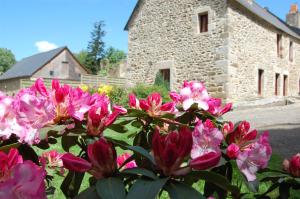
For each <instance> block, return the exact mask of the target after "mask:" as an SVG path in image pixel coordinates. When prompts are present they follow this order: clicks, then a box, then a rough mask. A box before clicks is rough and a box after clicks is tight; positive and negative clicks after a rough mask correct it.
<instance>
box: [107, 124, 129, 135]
mask: <svg viewBox="0 0 300 199" xmlns="http://www.w3.org/2000/svg"><path fill="white" fill-rule="evenodd" d="M108 128H109V129H111V130H113V131H115V132H117V133H126V132H127V131H128V129H127V128H126V127H125V126H124V125H121V124H112V125H110V126H109V127H108Z"/></svg>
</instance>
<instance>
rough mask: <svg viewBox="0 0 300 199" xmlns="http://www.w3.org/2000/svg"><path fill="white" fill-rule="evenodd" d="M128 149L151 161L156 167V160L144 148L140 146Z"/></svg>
mask: <svg viewBox="0 0 300 199" xmlns="http://www.w3.org/2000/svg"><path fill="white" fill-rule="evenodd" d="M126 148H127V149H129V150H131V151H134V152H135V153H138V154H140V155H142V156H143V157H145V158H147V159H148V160H150V161H151V163H152V164H154V165H155V161H154V158H153V157H152V156H151V155H150V153H149V152H148V151H147V150H145V149H144V148H142V147H140V146H128V147H126Z"/></svg>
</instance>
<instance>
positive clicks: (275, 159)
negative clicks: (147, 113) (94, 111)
mask: <svg viewBox="0 0 300 199" xmlns="http://www.w3.org/2000/svg"><path fill="white" fill-rule="evenodd" d="M128 128H129V132H131V133H132V132H134V131H136V130H137V129H135V128H134V127H132V126H128ZM105 135H106V136H109V137H111V138H116V139H119V140H124V141H126V142H128V143H132V139H129V140H128V138H127V136H128V134H118V133H115V132H113V131H110V130H107V131H105ZM36 150H37V153H38V154H41V153H42V152H43V151H42V150H40V149H38V148H37V149H36ZM49 150H57V151H58V152H61V153H63V152H64V151H63V149H62V148H61V141H60V139H58V142H57V144H55V145H51V148H50V149H49ZM71 152H72V153H73V154H79V153H80V148H79V147H73V148H71ZM123 152H124V151H122V150H121V149H119V148H117V153H118V154H122V153H123ZM282 160H283V159H282V158H281V157H280V156H279V155H277V154H273V155H272V157H271V160H270V162H269V168H271V169H276V170H280V169H281V163H282ZM89 177H90V175H89V174H86V175H85V177H84V180H83V183H82V185H81V188H80V191H83V190H85V189H86V188H88V187H89V181H88V179H89ZM263 177H266V176H265V175H262V174H258V178H259V179H261V178H263ZM242 178H243V176H241V174H240V172H239V170H238V168H237V167H236V165H234V170H233V184H234V185H241V184H242V192H243V193H245V192H246V193H247V192H249V191H248V188H247V186H246V185H245V183H243V179H242ZM63 180H64V177H61V176H58V175H54V180H53V182H52V185H53V186H54V187H55V188H56V191H55V194H54V195H53V196H50V197H49V199H63V198H65V196H64V194H63V193H62V191H61V190H60V185H61V183H62V182H63ZM269 187H270V183H261V184H260V190H259V193H264V192H265V191H267V190H268V188H269ZM194 188H195V189H197V190H198V191H200V192H202V190H203V188H204V182H202V181H200V182H198V183H195V184H194ZM278 194H279V193H278V189H276V190H274V191H273V192H271V193H270V194H268V195H269V196H270V198H277V197H278ZM248 196H249V198H253V195H251V194H250V195H247V198H248ZM160 198H161V199H168V198H169V197H168V194H167V193H163V194H162V196H161V197H160ZM291 198H293V199H300V196H299V193H296V192H292V193H291Z"/></svg>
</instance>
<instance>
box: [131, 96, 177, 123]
mask: <svg viewBox="0 0 300 199" xmlns="http://www.w3.org/2000/svg"><path fill="white" fill-rule="evenodd" d="M129 106H130V107H131V108H137V109H142V110H144V111H146V112H147V113H148V114H149V115H150V116H152V117H155V116H161V115H164V114H167V113H171V114H175V113H176V112H177V109H176V103H175V102H168V103H165V104H163V102H162V97H161V95H160V94H159V93H152V94H151V95H149V96H148V97H147V99H141V100H137V99H136V97H135V95H134V94H131V95H129Z"/></svg>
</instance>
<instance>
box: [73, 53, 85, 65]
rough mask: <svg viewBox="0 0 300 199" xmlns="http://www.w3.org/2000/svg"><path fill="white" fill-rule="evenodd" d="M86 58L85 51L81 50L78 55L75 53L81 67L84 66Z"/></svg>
mask: <svg viewBox="0 0 300 199" xmlns="http://www.w3.org/2000/svg"><path fill="white" fill-rule="evenodd" d="M87 56H88V52H87V51H86V50H81V51H80V52H79V53H75V57H76V58H77V60H78V61H79V62H80V63H81V64H82V65H85V62H86V60H87Z"/></svg>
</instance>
